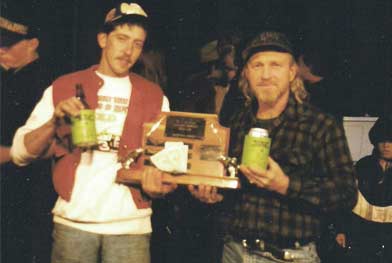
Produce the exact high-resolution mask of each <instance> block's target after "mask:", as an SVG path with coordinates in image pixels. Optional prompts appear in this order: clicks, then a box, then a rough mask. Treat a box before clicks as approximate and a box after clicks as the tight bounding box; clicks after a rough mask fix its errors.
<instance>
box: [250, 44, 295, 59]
mask: <svg viewBox="0 0 392 263" xmlns="http://www.w3.org/2000/svg"><path fill="white" fill-rule="evenodd" d="M265 51H277V52H283V53H289V54H291V55H293V51H292V50H291V49H288V48H285V47H282V46H278V45H260V46H256V47H253V48H250V49H249V50H248V51H247V52H246V53H247V54H246V57H245V60H244V62H247V61H248V60H249V59H250V58H251V57H252V56H253V55H254V54H256V53H259V52H265Z"/></svg>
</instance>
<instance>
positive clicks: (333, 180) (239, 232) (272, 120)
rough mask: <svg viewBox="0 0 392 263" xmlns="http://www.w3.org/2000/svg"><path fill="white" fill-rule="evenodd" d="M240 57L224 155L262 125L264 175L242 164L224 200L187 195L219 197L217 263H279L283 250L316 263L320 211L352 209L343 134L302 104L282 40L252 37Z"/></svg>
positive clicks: (203, 192)
mask: <svg viewBox="0 0 392 263" xmlns="http://www.w3.org/2000/svg"><path fill="white" fill-rule="evenodd" d="M243 59H244V63H243V65H244V68H243V69H242V70H241V75H240V80H239V87H240V88H241V89H242V91H243V93H244V97H245V98H246V104H245V105H246V106H245V107H242V108H239V109H238V111H237V112H236V113H235V116H234V118H232V122H231V124H230V128H231V141H230V156H233V157H238V158H239V157H240V156H241V152H242V147H243V140H244V136H245V135H246V134H247V133H248V132H249V129H250V128H252V127H262V128H264V129H267V130H268V131H269V136H270V137H271V139H272V145H271V151H270V158H269V160H268V167H267V170H266V171H261V170H258V169H256V168H254V169H252V168H251V167H246V166H243V165H241V167H240V171H241V173H240V178H241V183H242V189H241V190H238V191H227V192H225V193H224V194H223V195H222V194H219V193H217V192H216V188H213V187H205V186H204V187H202V186H200V187H199V188H194V187H189V188H190V189H189V190H190V191H191V192H192V194H193V195H194V196H195V197H196V198H198V199H200V200H202V201H204V202H207V203H214V202H218V201H220V200H222V198H223V202H222V203H221V205H222V206H223V208H222V209H223V211H222V215H221V217H220V220H221V226H223V228H224V229H223V233H224V234H225V244H224V249H223V258H222V262H224V263H226V262H250V260H253V261H252V262H282V261H281V260H282V258H284V254H285V253H284V252H285V251H286V252H287V253H289V254H290V255H291V259H292V260H293V261H292V262H320V260H319V257H318V255H317V251H316V245H315V242H316V241H317V238H318V236H319V227H320V217H321V215H322V213H323V212H329V211H334V210H349V209H351V208H352V207H353V205H354V204H355V193H356V186H355V181H354V169H353V166H352V160H351V156H350V152H349V149H348V146H347V141H346V138H345V135H344V131H343V129H342V127H341V126H340V125H338V124H337V122H336V121H335V119H334V118H332V117H330V116H328V115H326V114H324V113H322V112H321V111H319V110H318V109H316V108H314V107H313V106H311V105H310V104H308V103H306V102H303V99H304V97H305V95H306V91H305V90H304V88H303V85H301V84H302V83H301V80H299V79H298V75H297V65H296V63H295V60H294V57H293V49H292V47H291V44H290V42H289V41H288V39H287V38H286V37H285V36H284V35H283V34H281V33H277V32H264V33H262V34H259V35H257V36H256V37H255V38H254V39H253V40H252V41H251V42H250V44H249V45H248V46H247V48H246V49H245V50H244V52H243ZM216 205H219V204H216ZM263 244H264V245H265V246H264V245H263ZM287 249H290V250H287ZM287 253H286V255H287Z"/></svg>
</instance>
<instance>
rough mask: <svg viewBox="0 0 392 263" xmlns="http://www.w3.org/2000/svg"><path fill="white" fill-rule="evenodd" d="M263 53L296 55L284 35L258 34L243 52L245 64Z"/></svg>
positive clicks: (272, 33)
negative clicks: (273, 52)
mask: <svg viewBox="0 0 392 263" xmlns="http://www.w3.org/2000/svg"><path fill="white" fill-rule="evenodd" d="M262 51H278V52H284V53H289V54H291V55H294V51H293V47H292V45H291V43H290V41H289V40H288V38H287V37H286V36H285V35H284V34H283V33H280V32H274V31H267V32H263V33H261V34H258V35H257V36H256V37H255V38H253V39H252V41H250V43H249V44H248V45H247V46H246V48H245V49H244V51H243V52H242V59H243V63H244V64H245V63H246V62H247V61H248V60H249V59H250V57H252V56H253V55H254V54H256V53H258V52H262Z"/></svg>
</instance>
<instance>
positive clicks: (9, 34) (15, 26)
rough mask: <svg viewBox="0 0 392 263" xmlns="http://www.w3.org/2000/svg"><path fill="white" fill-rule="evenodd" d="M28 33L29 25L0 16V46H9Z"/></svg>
mask: <svg viewBox="0 0 392 263" xmlns="http://www.w3.org/2000/svg"><path fill="white" fill-rule="evenodd" d="M28 35H29V27H28V26H27V25H24V24H22V23H17V22H14V21H11V20H9V19H7V18H5V17H3V16H0V46H2V47H10V46H12V45H14V44H15V43H17V42H19V41H21V40H22V39H25V38H26V37H27V36H28Z"/></svg>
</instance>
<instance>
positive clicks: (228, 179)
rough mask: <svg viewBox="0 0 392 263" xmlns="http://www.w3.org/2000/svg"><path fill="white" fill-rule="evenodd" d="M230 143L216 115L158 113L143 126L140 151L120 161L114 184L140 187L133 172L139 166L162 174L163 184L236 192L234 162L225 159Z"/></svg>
mask: <svg viewBox="0 0 392 263" xmlns="http://www.w3.org/2000/svg"><path fill="white" fill-rule="evenodd" d="M229 139H230V129H229V128H225V127H222V126H220V125H219V122H218V118H217V115H215V114H201V113H189V112H164V113H161V114H160V115H159V117H158V119H157V120H156V121H154V122H151V123H145V124H144V125H143V136H142V144H141V145H142V147H141V148H139V149H135V150H133V151H131V152H130V153H129V154H128V155H127V156H126V157H125V158H124V159H123V160H121V163H122V168H121V169H120V170H119V171H118V172H117V182H120V183H124V184H138V183H140V181H141V170H140V169H139V170H137V169H132V168H133V166H134V165H135V164H136V163H141V165H142V166H154V167H156V168H158V169H160V170H162V171H164V172H165V173H164V176H163V181H164V182H169V183H176V184H182V185H200V184H203V185H211V186H216V187H220V188H239V187H240V184H239V179H238V178H237V177H236V175H237V170H238V165H237V160H236V158H230V157H227V154H228V147H229ZM168 174H170V175H171V176H168ZM165 175H166V176H165Z"/></svg>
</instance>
